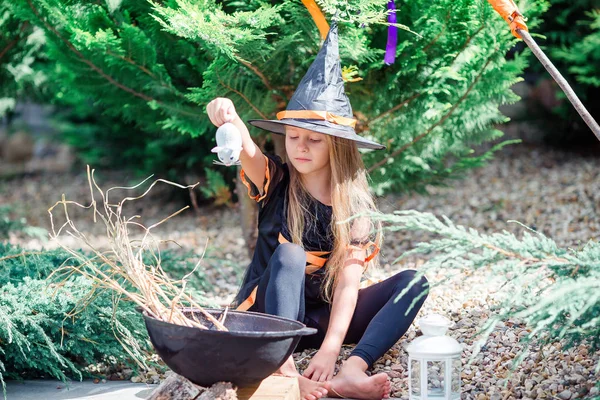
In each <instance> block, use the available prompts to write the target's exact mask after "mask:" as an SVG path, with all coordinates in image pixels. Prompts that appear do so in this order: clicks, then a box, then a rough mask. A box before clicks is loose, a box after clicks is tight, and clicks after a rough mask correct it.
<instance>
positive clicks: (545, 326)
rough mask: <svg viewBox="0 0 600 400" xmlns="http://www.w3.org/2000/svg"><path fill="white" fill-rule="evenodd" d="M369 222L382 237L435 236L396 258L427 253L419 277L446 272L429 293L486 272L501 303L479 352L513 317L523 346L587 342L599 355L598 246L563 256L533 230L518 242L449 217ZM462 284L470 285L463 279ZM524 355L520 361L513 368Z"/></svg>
mask: <svg viewBox="0 0 600 400" xmlns="http://www.w3.org/2000/svg"><path fill="white" fill-rule="evenodd" d="M374 217H376V218H378V219H380V220H381V221H385V222H386V224H389V225H388V226H386V227H385V230H390V231H396V230H409V231H425V232H429V233H432V234H434V235H435V238H434V239H431V240H429V241H428V242H423V243H419V244H418V245H417V246H416V247H415V248H414V249H413V250H410V251H409V252H407V253H405V254H404V255H403V256H401V257H400V258H402V257H407V256H410V255H413V254H417V253H421V254H428V255H429V256H428V261H427V262H426V263H425V265H423V267H422V268H420V269H419V273H418V274H417V275H419V276H421V275H422V274H425V273H426V272H427V271H442V270H443V271H445V272H446V273H447V274H446V275H447V278H446V279H444V280H442V281H440V282H435V283H431V286H432V287H435V286H438V285H441V284H443V283H444V281H445V280H447V279H451V278H452V277H453V276H454V275H457V274H459V273H463V272H468V273H469V274H472V273H473V272H475V271H478V270H480V271H481V272H483V273H485V275H486V276H487V277H488V282H489V283H492V282H493V283H495V284H497V285H498V287H501V289H500V292H501V293H502V294H504V297H503V302H502V303H501V304H500V305H499V306H498V307H497V308H496V310H495V315H492V316H491V317H490V318H489V319H488V320H487V321H486V322H485V324H484V326H483V327H482V328H481V329H482V333H483V335H482V339H481V340H480V341H479V343H478V344H479V345H483V344H484V343H485V341H486V339H487V337H488V335H489V333H491V331H492V330H493V328H494V326H495V325H496V323H497V322H499V321H501V320H505V319H508V318H511V317H514V318H518V319H520V320H522V321H524V322H525V323H527V324H528V325H529V326H530V327H531V328H532V331H531V333H530V335H529V336H527V337H526V338H525V341H526V342H528V341H530V340H532V339H534V338H538V339H539V340H540V341H541V342H542V343H550V342H553V341H556V340H560V339H563V340H564V341H565V344H566V346H567V347H569V346H574V345H576V344H579V343H581V342H584V341H585V342H587V343H588V344H589V346H590V349H591V351H595V350H599V349H600V243H598V242H593V241H590V242H588V243H587V244H586V245H585V246H583V247H582V248H580V249H562V248H559V247H558V246H557V245H556V243H555V242H554V241H553V240H552V239H550V238H548V237H546V236H544V235H543V234H541V233H539V232H536V231H532V232H531V233H530V232H525V233H524V234H523V238H522V239H520V240H519V239H517V238H516V237H515V236H514V235H513V234H511V233H508V232H506V231H503V232H501V233H492V234H482V233H479V232H477V231H476V230H475V229H472V228H465V227H463V226H460V225H458V226H457V225H454V224H453V223H452V221H450V220H449V219H448V218H447V217H442V218H441V219H439V218H437V217H436V216H434V215H433V214H430V213H421V212H417V211H412V210H411V211H396V212H394V213H393V214H388V215H383V214H377V215H375V216H374ZM400 258H399V259H400ZM399 259H398V260H399ZM398 260H396V262H397V261H398ZM467 276H468V275H467ZM415 279H417V278H415ZM463 279H466V281H467V282H468V279H469V278H468V277H467V278H463ZM405 292H406V291H404V292H403V293H401V294H400V296H402V295H403V294H404V293H405ZM524 356H525V354H521V356H520V357H519V358H517V359H516V361H515V363H518V362H520V361H521V360H522V359H523V357H524ZM597 370H598V371H600V364H599V365H598V366H597Z"/></svg>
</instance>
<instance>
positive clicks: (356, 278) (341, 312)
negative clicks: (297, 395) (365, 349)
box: [304, 249, 366, 382]
mask: <svg viewBox="0 0 600 400" xmlns="http://www.w3.org/2000/svg"><path fill="white" fill-rule="evenodd" d="M365 257H366V250H358V249H352V250H348V257H347V259H346V262H345V264H344V268H343V269H342V271H341V272H340V275H339V280H338V282H337V285H336V287H335V290H334V292H333V303H332V306H331V317H330V318H329V327H328V328H327V333H326V334H325V339H324V340H323V344H322V345H321V348H320V349H319V351H318V352H317V354H316V355H315V356H314V357H313V359H312V360H311V362H310V365H309V366H308V368H307V369H306V371H305V372H304V376H305V377H307V378H310V379H312V380H315V381H321V382H322V381H326V380H330V379H332V378H333V372H334V369H335V362H336V360H337V357H338V355H339V354H340V349H341V348H342V344H343V343H344V338H345V337H346V333H347V332H348V327H349V326H350V321H352V316H353V315H354V309H355V308H356V301H357V299H358V289H359V286H360V278H361V276H362V274H363V270H364V259H365Z"/></svg>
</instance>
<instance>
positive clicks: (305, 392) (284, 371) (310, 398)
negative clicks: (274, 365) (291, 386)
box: [277, 356, 331, 400]
mask: <svg viewBox="0 0 600 400" xmlns="http://www.w3.org/2000/svg"><path fill="white" fill-rule="evenodd" d="M277 373H279V374H281V375H284V376H289V377H295V378H298V386H300V397H301V398H302V400H317V399H320V398H321V397H326V396H327V393H328V391H329V389H330V388H331V383H330V382H316V381H311V380H310V379H308V378H305V377H303V376H302V375H300V373H299V372H298V370H297V369H296V364H295V363H294V359H293V358H292V356H290V358H288V359H287V360H286V362H285V364H283V365H282V366H281V367H280V368H279V370H278V371H277Z"/></svg>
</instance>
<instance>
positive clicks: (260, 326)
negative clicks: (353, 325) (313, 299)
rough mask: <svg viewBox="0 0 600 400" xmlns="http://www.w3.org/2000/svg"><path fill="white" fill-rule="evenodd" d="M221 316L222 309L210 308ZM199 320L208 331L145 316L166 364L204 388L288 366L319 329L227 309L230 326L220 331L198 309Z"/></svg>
mask: <svg viewBox="0 0 600 400" xmlns="http://www.w3.org/2000/svg"><path fill="white" fill-rule="evenodd" d="M205 310H206V311H207V312H209V313H210V314H211V315H212V316H214V317H215V318H217V319H220V317H221V314H222V313H223V310H214V309H205ZM184 312H186V313H189V314H191V313H194V315H195V316H196V318H197V319H198V321H200V322H201V323H202V324H203V325H205V326H208V328H209V329H199V328H190V327H187V326H180V325H175V324H171V323H168V322H164V321H159V320H157V319H154V318H152V317H149V316H147V315H144V320H145V322H146V329H148V334H149V335H150V341H151V342H152V345H153V346H154V348H155V349H156V352H157V353H158V355H159V356H160V358H162V359H163V361H164V362H165V364H167V365H168V366H169V368H171V369H172V370H173V371H175V372H176V373H178V374H179V375H181V376H183V377H185V378H187V379H189V380H190V381H192V382H194V383H196V384H197V385H200V386H210V385H212V384H214V383H216V382H219V381H227V382H232V383H233V384H234V385H237V386H238V387H244V386H250V385H253V384H256V383H258V382H260V381H262V380H263V379H264V378H266V377H267V376H269V375H271V374H272V373H273V372H275V371H277V369H279V367H281V366H282V365H283V363H284V362H285V360H287V358H288V357H289V356H290V355H291V354H292V352H293V351H294V349H295V348H296V346H297V345H298V342H299V341H300V338H301V337H302V336H305V335H312V334H314V333H316V332H317V330H316V329H314V328H307V327H306V326H305V325H304V324H302V323H300V322H298V321H294V320H291V319H287V318H282V317H276V316H273V315H267V314H261V313H255V312H248V311H245V312H240V311H228V312H227V316H226V318H225V324H224V325H225V327H227V329H229V331H228V332H224V331H219V330H216V328H215V327H214V325H213V324H212V323H211V322H210V321H208V320H207V318H206V317H205V316H204V315H203V314H202V313H201V312H199V311H198V310H197V309H196V310H195V311H194V310H192V309H184Z"/></svg>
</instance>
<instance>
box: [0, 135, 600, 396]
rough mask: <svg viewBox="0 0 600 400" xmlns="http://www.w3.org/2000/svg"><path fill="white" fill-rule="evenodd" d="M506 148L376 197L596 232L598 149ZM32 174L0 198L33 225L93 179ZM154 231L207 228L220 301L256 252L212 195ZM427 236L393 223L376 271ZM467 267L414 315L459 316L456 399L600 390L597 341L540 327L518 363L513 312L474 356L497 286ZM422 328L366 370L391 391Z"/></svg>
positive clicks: (488, 226)
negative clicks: (383, 378)
mask: <svg viewBox="0 0 600 400" xmlns="http://www.w3.org/2000/svg"><path fill="white" fill-rule="evenodd" d="M505 150H506V151H502V153H500V154H498V155H496V156H495V158H494V159H493V160H491V161H490V162H489V163H488V165H486V166H484V167H482V168H479V169H477V170H474V171H471V172H469V173H468V175H467V177H466V179H464V180H459V181H453V182H451V185H452V186H451V187H449V188H442V187H430V188H428V190H429V192H430V195H420V194H411V195H387V196H384V197H381V198H378V199H377V202H378V206H379V208H380V210H381V211H382V212H384V213H388V212H393V211H394V210H406V209H414V210H418V211H423V212H433V213H435V214H436V215H446V216H448V217H449V218H450V219H451V220H452V221H453V222H454V223H455V224H458V225H463V226H469V227H473V228H475V229H477V230H478V231H480V232H482V233H490V232H501V231H502V230H506V231H508V232H512V233H514V234H516V235H517V236H520V235H522V233H523V231H524V229H523V228H521V227H520V226H519V225H517V224H514V223H507V221H508V220H518V221H521V222H523V223H524V224H526V225H529V226H535V228H536V229H537V230H539V231H541V232H543V233H544V234H547V235H548V236H549V237H551V238H552V239H553V240H554V241H555V242H556V243H557V245H558V246H560V247H562V248H567V247H574V248H578V247H579V246H580V245H581V244H582V243H583V244H584V243H586V242H587V241H588V240H589V239H596V240H597V239H598V237H599V234H600V218H598V217H596V215H597V210H596V207H597V204H600V179H599V178H598V172H597V171H599V170H600V158H597V157H596V158H591V157H583V156H579V155H573V154H567V153H562V152H559V151H555V150H548V149H544V148H534V149H531V148H528V147H525V146H521V145H517V146H512V149H510V150H509V149H508V148H505ZM36 179H37V178H35V177H25V178H23V179H15V180H11V182H10V185H11V188H10V190H8V189H7V190H4V191H3V192H1V193H0V204H18V203H20V202H22V201H23V199H28V202H29V203H28V205H27V209H28V210H29V212H28V217H27V218H28V222H29V223H30V224H31V225H35V226H42V227H46V228H49V223H48V222H49V221H48V214H47V211H46V210H47V209H48V206H49V205H50V204H54V202H55V201H57V200H58V198H57V193H63V192H64V193H66V194H67V197H68V198H69V197H73V198H72V199H80V200H81V199H85V198H87V197H86V196H87V195H88V190H89V189H88V188H87V183H86V182H85V180H84V179H79V178H78V177H77V178H74V179H65V176H64V175H61V176H57V177H53V176H52V175H49V176H45V177H44V179H43V180H36ZM121 180H122V176H115V177H114V178H113V181H114V184H113V185H111V184H110V183H109V182H101V186H103V187H110V186H118V185H122V184H123V182H122V181H121ZM65 185H71V186H67V187H66V186H65ZM75 185H76V186H75ZM142 203H143V205H144V206H143V210H144V212H143V215H144V217H145V218H149V219H152V218H154V217H155V216H163V213H164V209H165V205H164V204H161V203H159V202H156V201H154V200H152V199H151V198H145V199H142ZM169 209H171V207H169ZM173 209H178V208H176V207H173ZM36 210H39V211H36ZM194 215H196V216H194ZM215 227H218V229H216V228H215ZM99 228H100V224H97V225H94V224H93V222H92V223H90V224H89V225H87V226H84V227H83V228H82V231H85V232H89V236H88V237H89V238H90V240H92V241H93V242H94V243H98V246H101V245H102V244H103V243H106V242H105V240H104V239H103V235H104V232H103V231H102V230H101V229H99ZM154 233H155V235H156V236H158V237H164V238H170V237H172V236H177V243H179V244H180V245H181V246H182V247H183V248H184V249H193V250H194V251H195V252H196V254H197V255H201V254H202V250H203V248H204V244H205V243H206V240H207V239H208V244H209V249H208V250H207V253H206V254H205V258H204V259H203V260H202V263H203V264H201V265H202V267H203V268H202V271H203V274H204V275H205V276H206V281H207V283H208V287H209V288H210V289H211V290H210V291H209V293H207V297H208V299H209V300H212V301H215V302H217V304H227V303H228V302H229V301H231V299H232V298H233V296H234V295H235V291H236V289H237V285H238V284H239V281H240V279H241V277H242V275H243V271H244V269H245V268H246V266H247V265H248V263H249V261H250V256H249V254H248V251H247V245H246V243H245V242H244V241H243V239H241V237H242V232H241V228H240V226H239V217H238V214H237V210H236V209H234V208H227V207H223V208H215V207H205V208H200V209H199V210H198V213H197V214H194V213H193V212H184V213H182V214H181V215H180V216H177V217H175V218H173V219H172V220H169V221H167V222H165V223H164V224H162V225H160V226H159V227H157V229H156V230H155V231H154ZM174 233H177V235H173V234H174ZM429 239H431V235H427V234H423V233H422V232H413V231H410V232H409V231H398V232H386V237H385V241H384V247H383V248H382V250H381V265H382V267H381V270H380V271H379V274H380V276H381V277H387V276H390V274H392V273H396V272H398V271H399V270H402V269H406V268H418V267H419V265H422V264H423V262H424V261H425V260H426V257H427V256H426V255H423V256H411V257H407V258H406V259H405V260H404V261H403V262H402V263H401V264H394V263H393V261H394V260H395V259H396V258H397V257H399V256H400V255H402V254H404V253H405V252H406V251H407V250H410V249H411V248H413V247H414V245H415V244H416V243H418V242H420V241H427V240H429ZM18 244H20V245H22V246H23V247H25V248H27V249H39V248H41V246H44V247H45V248H52V244H49V243H41V242H39V240H37V239H26V238H20V239H19V242H18ZM173 247H174V248H175V247H176V246H175V245H173ZM419 257H422V258H419ZM443 277H444V276H443V274H440V275H437V276H432V277H431V279H430V281H434V280H438V279H441V278H443ZM464 279H466V276H459V277H457V278H456V279H455V280H454V281H452V280H450V281H449V282H448V283H447V285H446V286H445V287H441V286H440V287H437V288H434V289H433V290H432V292H431V293H430V295H429V296H428V298H427V301H426V302H425V303H424V306H423V307H422V309H421V310H420V311H419V313H418V315H417V319H418V318H420V317H422V316H424V315H427V314H430V313H441V314H443V315H445V316H447V317H448V318H449V319H451V320H452V321H453V322H454V323H455V326H454V327H452V328H451V329H450V330H449V332H448V335H449V336H451V337H453V338H455V339H456V340H457V341H459V342H460V343H462V344H463V345H464V351H463V354H462V357H461V362H462V365H463V367H462V368H463V369H462V373H461V376H462V380H461V386H462V393H461V399H469V400H471V399H477V400H479V399H487V398H489V400H507V399H513V398H515V399H520V398H536V399H556V398H559V399H575V398H587V397H588V396H594V395H595V396H597V395H598V394H599V393H598V388H597V387H591V386H592V385H590V384H589V383H590V382H597V381H599V380H600V374H599V373H598V372H596V366H597V365H598V363H599V362H600V352H598V351H596V352H592V351H591V350H590V349H589V346H588V345H587V344H586V343H582V344H581V345H580V346H577V347H574V348H571V349H569V350H568V351H567V352H566V354H565V353H564V350H565V349H564V347H565V346H564V343H563V342H556V343H553V344H551V345H549V346H548V345H546V346H544V347H542V348H541V349H540V348H539V345H538V344H536V342H535V338H534V340H533V341H532V342H530V343H528V344H527V346H528V347H527V349H528V350H530V354H529V355H528V356H526V358H525V360H524V362H523V363H522V364H521V365H520V366H518V367H517V368H516V369H515V370H514V371H511V368H512V363H513V361H514V359H515V357H516V355H517V354H518V353H519V352H520V351H522V350H524V345H523V344H521V343H520V340H522V339H523V338H525V337H526V336H527V335H529V331H528V330H527V327H525V326H524V325H523V324H522V323H520V322H519V321H516V320H515V321H513V320H510V321H502V322H500V323H498V324H497V325H496V327H495V328H494V330H493V332H492V334H491V336H490V337H489V338H488V340H487V341H486V343H485V348H483V349H482V351H481V354H480V355H481V356H480V357H479V356H478V357H477V358H475V359H474V360H469V358H470V356H471V354H473V352H474V349H475V344H476V342H477V339H476V333H477V331H478V329H479V328H480V327H481V326H482V324H483V323H484V322H485V321H486V319H487V318H488V317H489V316H490V315H493V310H494V307H495V306H497V305H498V304H499V301H500V297H501V295H500V294H499V293H495V292H493V291H492V290H491V289H482V287H483V286H479V284H482V283H488V282H487V280H488V279H489V278H488V277H486V276H484V275H478V274H470V275H469V276H468V280H469V282H470V283H469V288H468V290H466V289H465V288H464V286H462V285H461V284H462V280H464ZM478 286H479V287H478ZM420 334H421V333H420V331H419V329H418V327H416V326H415V324H412V325H411V326H410V327H409V329H408V331H407V332H406V333H405V335H404V336H403V337H402V338H401V339H400V340H399V341H398V343H396V345H394V347H393V348H392V349H391V350H390V351H388V353H387V354H386V356H387V357H384V358H382V359H381V360H378V361H377V362H376V363H375V364H374V366H373V368H372V370H371V371H369V373H370V374H374V373H378V372H383V371H385V372H386V373H387V374H388V376H389V377H390V379H391V381H392V395H393V396H395V397H398V398H403V399H408V356H407V354H406V351H405V350H404V347H403V346H404V345H406V344H408V343H410V342H411V341H412V340H414V339H415V338H416V337H417V336H420ZM535 346H538V350H535V349H536V347H535ZM351 350H352V347H351V346H343V347H342V350H341V354H340V357H339V360H338V362H337V365H336V371H338V370H339V368H340V366H341V364H342V362H343V361H344V360H346V359H347V358H348V356H349V354H350V351H351ZM313 355H314V352H312V351H306V352H304V353H296V354H294V359H295V360H296V362H297V366H298V368H299V370H300V372H302V371H303V370H304V369H305V368H306V367H307V366H308V364H309V362H310V360H311V357H312V356H313ZM469 362H470V363H469ZM88 370H89V371H90V372H92V373H95V374H97V375H100V374H102V375H106V376H110V374H112V373H114V372H115V371H108V370H107V369H106V368H105V367H104V366H102V365H91V366H89V367H88ZM467 371H468V372H467ZM121 372H122V375H121V376H122V377H124V379H130V380H131V381H132V382H150V383H152V382H154V381H155V379H156V378H157V377H158V378H159V379H164V374H161V373H160V371H153V372H152V373H151V374H148V373H147V371H139V372H137V374H139V375H134V374H133V372H129V371H127V373H125V370H122V371H121Z"/></svg>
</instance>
